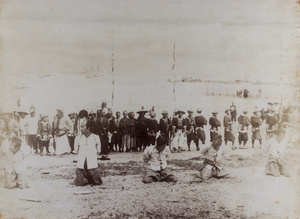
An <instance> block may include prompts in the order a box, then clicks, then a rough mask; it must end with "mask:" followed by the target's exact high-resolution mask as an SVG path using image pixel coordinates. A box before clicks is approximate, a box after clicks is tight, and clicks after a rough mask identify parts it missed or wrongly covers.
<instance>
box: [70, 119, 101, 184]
mask: <svg viewBox="0 0 300 219" xmlns="http://www.w3.org/2000/svg"><path fill="white" fill-rule="evenodd" d="M91 126H92V122H91V121H84V122H82V123H81V132H82V134H81V135H78V136H76V138H75V144H74V147H75V151H77V153H78V160H77V169H76V179H75V185H76V186H85V185H88V184H91V185H101V184H102V180H101V177H100V174H99V172H98V169H97V168H98V162H97V154H98V153H99V152H100V146H101V143H100V139H99V137H98V136H97V135H95V134H93V133H91V130H90V128H91Z"/></svg>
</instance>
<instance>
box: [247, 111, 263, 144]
mask: <svg viewBox="0 0 300 219" xmlns="http://www.w3.org/2000/svg"><path fill="white" fill-rule="evenodd" d="M258 112H259V110H258V109H255V110H254V112H253V114H254V115H253V116H251V118H250V122H251V125H252V137H251V140H252V148H254V141H255V140H258V141H259V144H260V147H261V145H262V137H261V132H260V127H261V124H262V120H261V118H260V117H259V115H258Z"/></svg>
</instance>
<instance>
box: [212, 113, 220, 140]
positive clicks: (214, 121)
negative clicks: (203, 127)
mask: <svg viewBox="0 0 300 219" xmlns="http://www.w3.org/2000/svg"><path fill="white" fill-rule="evenodd" d="M217 115H218V112H217V111H216V110H214V111H213V112H212V117H210V119H209V124H210V126H211V127H210V142H213V141H214V140H216V139H217V137H218V136H219V130H218V127H221V122H220V120H218V118H217Z"/></svg>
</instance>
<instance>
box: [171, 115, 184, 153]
mask: <svg viewBox="0 0 300 219" xmlns="http://www.w3.org/2000/svg"><path fill="white" fill-rule="evenodd" d="M183 114H185V112H184V111H182V110H177V111H176V112H175V116H176V115H177V117H174V118H173V120H172V136H171V137H172V138H173V139H172V141H171V148H172V152H180V151H181V150H183V145H184V138H186V129H185V126H186V124H185V123H186V121H185V119H184V118H183V117H182V116H183Z"/></svg>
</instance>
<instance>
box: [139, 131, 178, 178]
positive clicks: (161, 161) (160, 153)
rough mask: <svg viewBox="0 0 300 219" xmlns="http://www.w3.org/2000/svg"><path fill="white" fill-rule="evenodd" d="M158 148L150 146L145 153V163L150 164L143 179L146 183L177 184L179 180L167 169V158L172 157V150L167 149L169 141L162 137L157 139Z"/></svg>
mask: <svg viewBox="0 0 300 219" xmlns="http://www.w3.org/2000/svg"><path fill="white" fill-rule="evenodd" d="M156 142H157V144H156V146H155V145H154V146H149V147H147V148H146V149H145V151H144V162H145V163H149V164H150V168H149V169H147V173H146V175H145V176H144V178H143V180H142V181H143V182H144V183H151V182H155V181H157V182H161V181H166V182H177V178H176V177H175V176H174V175H173V174H172V172H171V170H170V169H168V168H167V158H169V156H170V153H171V151H170V148H169V147H166V146H167V144H168V139H167V138H165V137H162V136H159V137H158V138H157V141H156Z"/></svg>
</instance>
